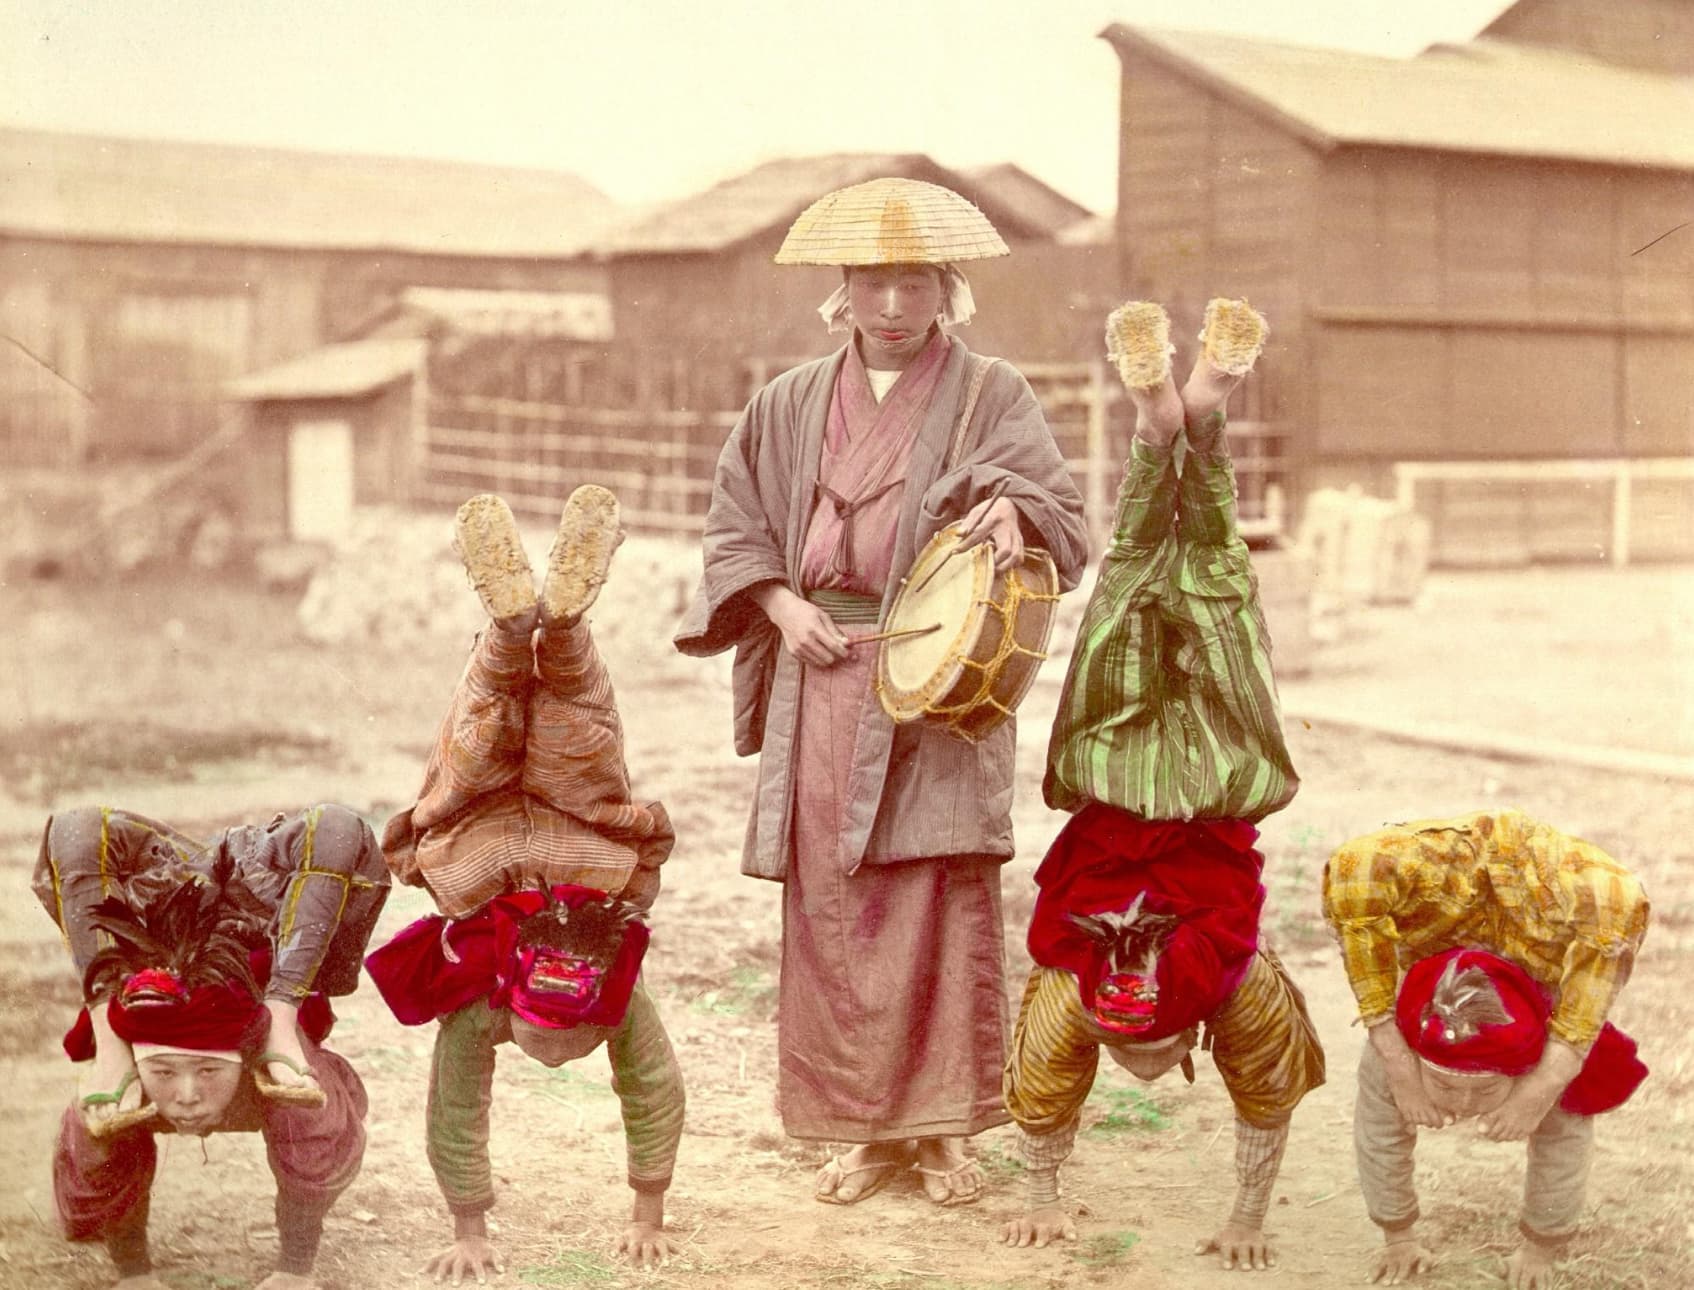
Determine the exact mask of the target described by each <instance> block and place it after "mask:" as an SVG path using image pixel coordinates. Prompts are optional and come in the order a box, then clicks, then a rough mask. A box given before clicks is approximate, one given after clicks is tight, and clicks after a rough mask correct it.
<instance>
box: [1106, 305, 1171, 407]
mask: <svg viewBox="0 0 1694 1290" xmlns="http://www.w3.org/2000/svg"><path fill="white" fill-rule="evenodd" d="M1175 352H1176V346H1174V345H1172V344H1171V320H1170V316H1169V315H1168V314H1166V313H1165V310H1164V306H1163V305H1158V304H1154V303H1153V302H1152V301H1151V300H1128V301H1125V302H1124V303H1123V304H1121V305H1119V306H1118V307H1117V308H1116V309H1114V310H1112V312H1111V313H1109V314H1107V315H1106V357H1107V358H1109V359H1110V360H1111V361H1112V362H1113V363H1114V364H1115V365H1116V367H1117V369H1118V376H1119V378H1120V379H1121V380H1122V381H1123V383H1124V384H1125V385H1126V386H1128V387H1129V388H1130V389H1132V390H1155V389H1158V387H1159V386H1161V385H1163V384H1164V383H1165V380H1166V378H1167V377H1169V376H1170V374H1171V355H1172V354H1174V353H1175Z"/></svg>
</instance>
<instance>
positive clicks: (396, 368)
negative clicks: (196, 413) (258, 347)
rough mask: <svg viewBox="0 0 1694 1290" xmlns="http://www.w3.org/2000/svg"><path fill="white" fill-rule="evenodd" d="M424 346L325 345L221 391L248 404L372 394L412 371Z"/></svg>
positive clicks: (386, 342) (393, 342) (384, 342)
mask: <svg viewBox="0 0 1694 1290" xmlns="http://www.w3.org/2000/svg"><path fill="white" fill-rule="evenodd" d="M424 349H425V343H424V342H423V341H421V340H409V339H392V338H383V339H380V340H352V341H346V342H344V343H343V344H339V345H325V346H324V347H323V348H321V349H314V350H312V351H310V352H309V353H305V354H302V355H300V357H298V358H291V359H289V360H288V361H287V362H286V363H278V364H277V365H276V366H275V367H267V368H263V369H261V370H260V371H257V372H250V373H248V374H247V375H246V376H243V377H239V378H237V379H236V380H233V381H230V382H228V383H227V384H225V386H224V393H225V395H227V396H228V397H229V398H232V399H238V400H240V401H242V402H247V403H260V402H264V401H267V400H276V399H344V398H355V397H358V396H361V395H366V394H374V393H376V392H377V391H378V390H381V389H386V388H387V387H388V386H390V385H393V384H394V383H395V382H396V381H399V380H403V379H405V378H406V377H408V376H410V375H411V374H412V373H413V372H415V371H416V370H417V368H418V365H419V363H420V362H422V360H423V354H424Z"/></svg>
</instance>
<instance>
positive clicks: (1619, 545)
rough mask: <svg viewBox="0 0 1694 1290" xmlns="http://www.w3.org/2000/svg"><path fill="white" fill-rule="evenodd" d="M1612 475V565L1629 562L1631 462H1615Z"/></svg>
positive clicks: (1621, 564) (1621, 565)
mask: <svg viewBox="0 0 1694 1290" xmlns="http://www.w3.org/2000/svg"><path fill="white" fill-rule="evenodd" d="M1615 469H1616V472H1617V473H1616V474H1614V475H1613V476H1612V567H1613V568H1617V569H1621V568H1623V566H1624V565H1626V564H1628V563H1629V502H1630V497H1629V463H1628V462H1627V461H1620V462H1617V463H1616V464H1615Z"/></svg>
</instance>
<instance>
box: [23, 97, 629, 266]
mask: <svg viewBox="0 0 1694 1290" xmlns="http://www.w3.org/2000/svg"><path fill="white" fill-rule="evenodd" d="M616 214H617V207H616V206H615V204H614V203H613V202H612V200H611V199H610V198H609V197H607V196H606V195H605V194H604V193H602V192H601V191H600V190H599V189H597V188H595V187H594V186H593V185H592V184H590V183H588V182H586V181H585V180H582V179H579V178H578V177H577V176H575V175H570V174H565V173H562V172H553V171H542V170H515V169H505V168H502V167H496V166H478V165H471V164H468V163H462V162H450V161H425V160H418V159H415V158H398V157H367V156H346V155H336V154H330V153H317V152H296V151H288V150H284V149H278V148H252V147H243V146H237V145H231V144H207V143H185V142H177V141H170V140H160V139H121V138H107V137H100V136H93V135H76V134H55V133H48V132H44V131H35V130H10V129H4V128H0V231H5V232H8V233H17V234H29V235H35V236H40V237H52V238H69V239H76V240H89V241H101V242H169V243H201V244H215V245H235V246H271V247H291V248H312V249H318V250H387V251H407V252H417V253H422V254H437V255H469V256H516V257H524V258H531V257H542V258H557V257H568V256H571V255H574V254H576V253H578V252H579V251H580V250H581V249H582V248H583V247H584V246H585V245H586V244H587V243H588V242H589V241H590V240H591V239H592V238H593V237H595V236H597V235H598V234H599V233H600V232H601V231H602V230H603V229H604V228H605V227H606V226H607V224H608V223H609V222H610V221H611V220H612V219H613V218H615V216H616Z"/></svg>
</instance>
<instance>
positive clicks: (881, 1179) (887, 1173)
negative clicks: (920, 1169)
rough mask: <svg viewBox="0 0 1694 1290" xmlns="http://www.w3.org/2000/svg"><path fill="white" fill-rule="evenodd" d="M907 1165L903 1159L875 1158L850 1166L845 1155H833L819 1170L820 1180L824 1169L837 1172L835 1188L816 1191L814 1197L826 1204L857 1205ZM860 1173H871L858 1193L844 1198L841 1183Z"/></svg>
mask: <svg viewBox="0 0 1694 1290" xmlns="http://www.w3.org/2000/svg"><path fill="white" fill-rule="evenodd" d="M905 1167H906V1164H905V1162H904V1161H902V1160H873V1161H871V1162H870V1163H869V1164H864V1165H852V1166H849V1165H848V1164H847V1163H846V1162H845V1159H844V1157H842V1156H831V1157H830V1158H829V1161H828V1163H827V1164H825V1165H824V1167H823V1169H820V1170H819V1171H818V1175H819V1181H820V1182H821V1181H822V1176H823V1172H824V1170H827V1169H833V1170H835V1173H836V1180H835V1190H834V1191H831V1192H821V1191H814V1192H813V1193H812V1199H813V1200H816V1201H822V1202H823V1203H824V1204H825V1205H857V1204H858V1203H859V1202H860V1201H861V1200H865V1199H867V1198H868V1197H871V1196H874V1195H876V1194H877V1192H879V1191H881V1190H882V1189H883V1188H884V1187H886V1186H888V1180H889V1179H890V1178H892V1177H894V1175H895V1174H897V1173H899V1172H900V1171H901V1170H902V1169H904V1168H905ZM858 1174H869V1175H870V1177H869V1178H867V1179H866V1180H865V1184H864V1186H863V1187H862V1188H860V1189H859V1192H858V1194H857V1195H854V1196H850V1197H847V1198H845V1199H843V1198H842V1195H841V1185H842V1184H843V1183H845V1182H846V1181H847V1180H848V1179H849V1178H852V1177H854V1176H856V1175H858Z"/></svg>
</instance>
